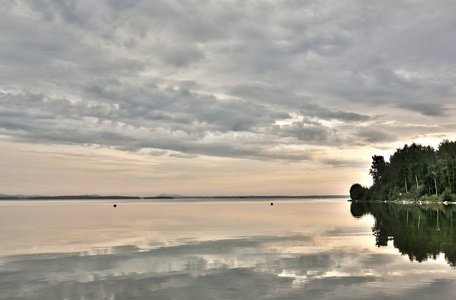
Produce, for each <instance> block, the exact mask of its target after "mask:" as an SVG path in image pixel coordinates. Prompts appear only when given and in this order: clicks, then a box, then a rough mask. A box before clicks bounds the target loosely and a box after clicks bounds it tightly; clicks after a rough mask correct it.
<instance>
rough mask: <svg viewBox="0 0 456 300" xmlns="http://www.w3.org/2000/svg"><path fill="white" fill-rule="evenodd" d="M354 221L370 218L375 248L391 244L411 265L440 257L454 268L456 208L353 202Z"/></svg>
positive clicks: (449, 206)
mask: <svg viewBox="0 0 456 300" xmlns="http://www.w3.org/2000/svg"><path fill="white" fill-rule="evenodd" d="M350 211H351V213H352V215H353V216H354V217H358V218H359V217H362V216H364V215H368V214H370V215H372V216H373V217H374V218H375V224H374V226H373V227H372V232H373V234H374V236H375V244H376V246H378V247H382V246H387V245H388V242H389V241H392V243H393V245H394V247H395V248H397V249H398V250H399V251H400V253H402V254H405V255H408V257H409V258H410V260H411V261H418V262H424V261H427V260H428V259H437V258H438V256H439V254H441V253H443V254H444V256H445V260H446V261H447V262H448V264H449V265H451V266H452V267H454V266H456V237H455V236H454V235H455V233H456V228H455V227H456V219H455V218H456V213H455V211H456V206H454V205H437V204H436V205H413V204H386V203H370V202H353V203H352V204H351V206H350Z"/></svg>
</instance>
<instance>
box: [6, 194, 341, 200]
mask: <svg viewBox="0 0 456 300" xmlns="http://www.w3.org/2000/svg"><path fill="white" fill-rule="evenodd" d="M348 197H349V196H348V195H305V196H283V195H278V196H252V195H250V196H182V195H178V194H172V195H158V196H148V197H139V196H119V195H111V196H101V195H63V196H36V195H34V196H28V195H5V194H0V200H107V199H120V200H130V199H132V200H134V199H323V198H331V199H336V198H348Z"/></svg>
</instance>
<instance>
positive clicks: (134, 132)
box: [0, 0, 456, 196]
mask: <svg viewBox="0 0 456 300" xmlns="http://www.w3.org/2000/svg"><path fill="white" fill-rule="evenodd" d="M455 13H456V2H454V1H392V0H391V1H390V0H383V1H365V0H360V1H356V0H354V1H281V0H278V1H205V0H204V1H203V0H201V1H191V0H189V1H173V0H166V1H145V0H144V1H140V0H138V1H135V0H110V1H108V0H106V1H101V0H100V1H93V0H91V1H86V0H74V1H73V0H65V1H61V0H49V1H48V0H33V1H24V0H3V1H2V4H1V5H0V40H1V47H0V170H1V172H0V194H30V195H33V194H41V195H43V194H44V195H63V194H101V195H112V194H122V195H138V196H149V195H158V194H162V193H164V194H181V195H315V194H342V195H344V194H345V195H346V194H348V190H349V188H350V186H351V184H352V183H354V182H359V183H361V184H363V185H370V184H371V180H370V178H369V174H368V172H369V167H370V163H371V156H372V155H374V154H377V155H384V156H385V157H386V158H388V157H389V155H391V154H392V153H393V152H394V150H395V148H398V147H402V146H403V145H404V144H405V143H408V144H410V143H412V142H418V143H422V144H425V145H432V146H434V147H435V146H438V144H439V142H440V141H441V140H442V139H445V138H448V139H450V140H452V139H454V132H455V127H456V122H455V120H454V116H455V108H456V101H455V95H456V84H455V81H456V64H455V58H456V56H455V55H456V54H455V53H456V18H454V15H455Z"/></svg>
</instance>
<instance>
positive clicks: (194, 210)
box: [0, 198, 456, 300]
mask: <svg viewBox="0 0 456 300" xmlns="http://www.w3.org/2000/svg"><path fill="white" fill-rule="evenodd" d="M271 202H273V203H274V205H270V203H271ZM114 204H116V205H117V207H115V208H114V207H113V205H114ZM455 209H456V206H454V205H453V206H452V205H449V206H443V205H440V206H439V205H433V206H431V205H428V206H424V205H423V206H415V205H412V204H402V205H399V204H384V203H379V204H376V203H350V202H347V201H346V199H286V200H283V199H269V198H268V199H257V200H255V201H250V200H249V199H241V200H236V201H235V200H227V199H224V200H216V199H212V200H211V199H204V200H201V199H185V200H64V201H63V200H62V201H59V200H52V201H41V200H40V201H0V241H1V243H0V291H1V292H0V299H46V300H49V299H116V300H117V299H398V298H399V299H418V298H419V299H431V298H432V299H453V298H454V295H456V270H455V269H454V266H455V265H456V236H455V233H456V230H454V229H453V211H454V210H455ZM455 215H456V214H455ZM455 217H456V216H455ZM454 226H455V227H456V219H455V225H454Z"/></svg>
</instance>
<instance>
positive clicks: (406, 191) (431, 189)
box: [350, 140, 456, 201]
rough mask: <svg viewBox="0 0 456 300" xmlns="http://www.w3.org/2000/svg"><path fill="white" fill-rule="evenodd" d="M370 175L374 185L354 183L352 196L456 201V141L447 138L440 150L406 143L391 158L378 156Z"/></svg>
mask: <svg viewBox="0 0 456 300" xmlns="http://www.w3.org/2000/svg"><path fill="white" fill-rule="evenodd" d="M369 174H370V175H371V176H372V179H373V184H372V186H371V187H370V188H367V187H363V186H361V185H360V184H359V183H355V184H353V185H352V186H351V188H350V197H351V199H353V200H400V199H413V200H424V201H456V141H449V140H443V141H442V142H441V143H440V144H439V147H438V149H434V148H433V147H431V146H423V145H420V144H416V143H413V144H411V145H407V144H406V145H405V146H404V147H403V148H399V149H396V152H395V153H394V154H393V155H391V156H390V158H389V161H385V158H384V157H383V156H380V155H374V156H372V165H371V168H370V170H369Z"/></svg>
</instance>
